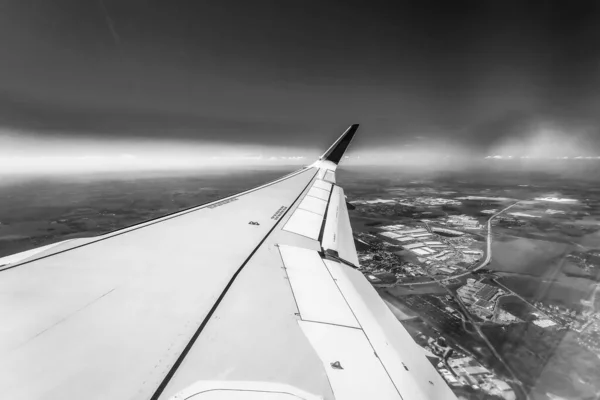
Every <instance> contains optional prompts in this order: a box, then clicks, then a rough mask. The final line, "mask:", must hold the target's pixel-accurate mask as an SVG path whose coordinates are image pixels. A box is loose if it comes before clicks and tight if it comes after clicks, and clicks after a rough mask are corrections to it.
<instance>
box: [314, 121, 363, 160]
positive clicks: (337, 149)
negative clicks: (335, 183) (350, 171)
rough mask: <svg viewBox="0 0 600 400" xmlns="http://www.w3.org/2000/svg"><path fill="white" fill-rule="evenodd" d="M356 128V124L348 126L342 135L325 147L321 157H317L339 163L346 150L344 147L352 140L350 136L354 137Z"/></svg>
mask: <svg viewBox="0 0 600 400" xmlns="http://www.w3.org/2000/svg"><path fill="white" fill-rule="evenodd" d="M357 129H358V124H353V125H350V127H349V128H348V129H346V132H344V133H343V134H342V136H340V137H339V138H338V140H336V141H335V143H333V144H332V145H331V147H330V148H329V149H327V151H326V152H325V153H324V154H323V155H322V156H321V158H319V160H326V161H331V162H332V163H335V164H339V163H340V160H341V159H342V157H343V156H344V153H345V152H346V149H347V148H348V146H350V142H351V141H352V138H354V134H355V133H356V130H357Z"/></svg>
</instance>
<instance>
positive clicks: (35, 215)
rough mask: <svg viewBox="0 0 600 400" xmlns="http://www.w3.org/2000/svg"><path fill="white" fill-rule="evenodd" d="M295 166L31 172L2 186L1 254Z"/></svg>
mask: <svg viewBox="0 0 600 400" xmlns="http://www.w3.org/2000/svg"><path fill="white" fill-rule="evenodd" d="M294 169H296V168H295V167H277V168H262V169H239V168H238V169H233V170H225V171H222V170H210V171H206V172H201V173H194V174H192V173H187V174H182V175H177V174H160V175H158V174H149V173H148V174H138V175H114V174H113V175H89V176H69V177H60V178H59V177H54V178H37V179H36V178H30V179H27V180H22V179H21V180H12V181H10V182H2V184H1V186H0V256H5V255H8V254H12V253H16V252H19V251H24V250H28V249H30V248H34V247H38V246H42V245H45V244H49V243H53V242H57V241H60V240H65V239H70V238H74V237H82V236H94V235H99V234H102V233H106V232H110V231H113V230H116V229H120V228H123V227H126V226H129V225H133V224H137V223H140V222H143V221H146V220H149V219H152V218H156V217H160V216H163V215H165V214H169V213H172V212H175V211H179V210H182V209H185V208H188V207H192V206H195V205H199V204H204V203H207V202H211V201H214V200H217V199H220V198H223V197H226V196H229V195H231V194H235V193H238V192H241V191H243V190H247V189H250V188H253V187H255V186H258V185H261V184H263V183H266V182H269V181H271V180H274V179H276V178H278V177H280V176H282V175H284V174H287V173H289V172H290V171H293V170H294Z"/></svg>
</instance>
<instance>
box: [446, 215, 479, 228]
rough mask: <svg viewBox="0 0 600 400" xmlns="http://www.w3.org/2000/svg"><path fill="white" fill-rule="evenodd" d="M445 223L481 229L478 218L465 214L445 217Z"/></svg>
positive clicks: (458, 226)
mask: <svg viewBox="0 0 600 400" xmlns="http://www.w3.org/2000/svg"><path fill="white" fill-rule="evenodd" d="M445 222H446V225H448V226H452V227H457V228H460V229H481V228H482V226H481V224H480V223H479V220H477V218H474V217H469V216H467V215H451V216H449V217H448V218H447V219H446V221H445Z"/></svg>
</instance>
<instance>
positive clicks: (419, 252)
mask: <svg viewBox="0 0 600 400" xmlns="http://www.w3.org/2000/svg"><path fill="white" fill-rule="evenodd" d="M428 228H429V229H431V231H434V230H435V229H436V228H434V227H431V228H430V227H429V225H426V226H412V227H408V226H406V225H402V224H394V225H388V226H383V227H380V229H381V230H382V232H381V233H379V235H381V236H382V237H385V238H386V239H387V240H388V241H392V242H393V243H395V244H398V245H399V246H401V247H402V248H403V249H404V250H407V251H410V252H411V253H413V254H414V255H415V256H416V257H417V260H418V261H419V263H421V264H422V266H423V267H425V268H426V270H427V272H428V273H429V274H430V275H436V274H445V275H450V274H453V273H455V272H461V271H462V270H464V269H465V268H468V267H470V266H471V265H473V264H474V263H476V262H477V261H479V260H480V259H481V258H482V257H483V250H480V249H476V248H473V247H472V244H473V242H474V240H473V239H472V238H471V237H469V236H465V237H462V236H463V233H462V232H459V234H460V235H461V236H460V237H455V238H444V237H442V236H439V235H437V234H435V233H432V232H430V231H429V229H428ZM440 229H444V230H446V228H440Z"/></svg>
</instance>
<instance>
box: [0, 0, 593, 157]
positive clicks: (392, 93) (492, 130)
mask: <svg viewBox="0 0 600 400" xmlns="http://www.w3.org/2000/svg"><path fill="white" fill-rule="evenodd" d="M599 4H600V3H598V2H596V1H577V2H564V1H546V2H523V1H515V2H512V1H502V2H491V1H457V2H434V1H419V2H351V1H350V2H348V1H344V2H329V1H318V2H317V1H315V2H311V1H303V2H285V1H271V2H261V1H197V0H194V1H171V2H167V1H151V0H89V1H82V0H57V1H47V0H28V1H25V0H12V1H7V2H5V4H4V5H3V8H2V10H1V12H0V59H2V63H0V125H2V126H4V127H10V128H22V129H33V130H36V131H38V132H46V133H47V134H53V133H60V134H61V135H64V134H70V135H92V136H93V135H96V136H99V137H128V138H131V137H148V138H165V137H172V138H174V139H189V138H192V139H194V138H198V139H208V140H220V141H224V142H255V143H261V144H277V145H281V144H289V145H303V144H306V143H307V142H308V141H314V142H316V143H315V145H316V146H321V145H325V144H326V143H327V142H328V141H329V137H323V136H324V135H325V134H327V135H329V134H332V135H333V134H335V132H333V131H334V130H339V129H341V128H342V127H343V126H344V125H348V124H350V123H354V122H359V123H362V124H363V129H364V130H365V131H367V132H368V140H365V139H364V138H362V139H361V141H362V143H363V144H364V145H367V144H370V145H373V146H385V145H390V146H391V145H396V144H399V143H403V141H406V140H408V139H409V138H412V137H414V136H427V137H428V138H433V139H435V138H436V137H442V138H444V139H445V140H456V141H457V142H460V143H461V144H462V145H464V146H470V147H472V148H473V149H485V148H487V147H489V146H492V145H493V144H494V143H496V142H497V141H498V140H499V139H502V138H503V137H511V138H512V137H515V136H519V135H526V134H527V133H528V129H531V127H532V126H535V125H536V124H538V123H541V122H550V123H553V124H556V125H557V126H561V127H562V128H563V129H565V130H568V129H570V128H573V129H582V127H584V128H585V129H587V131H586V132H588V133H587V134H588V136H590V138H591V139H590V141H589V142H590V143H597V142H594V140H592V139H593V137H592V136H594V132H596V133H597V132H598V131H597V128H596V130H595V131H594V127H597V126H599V125H600V117H599V116H600V112H599V111H600V90H599V89H600V51H599V50H598V49H600V29H599V28H598V26H600V19H599V17H600V14H599V11H600V10H599ZM590 127H592V128H590ZM590 132H591V133H590Z"/></svg>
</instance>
